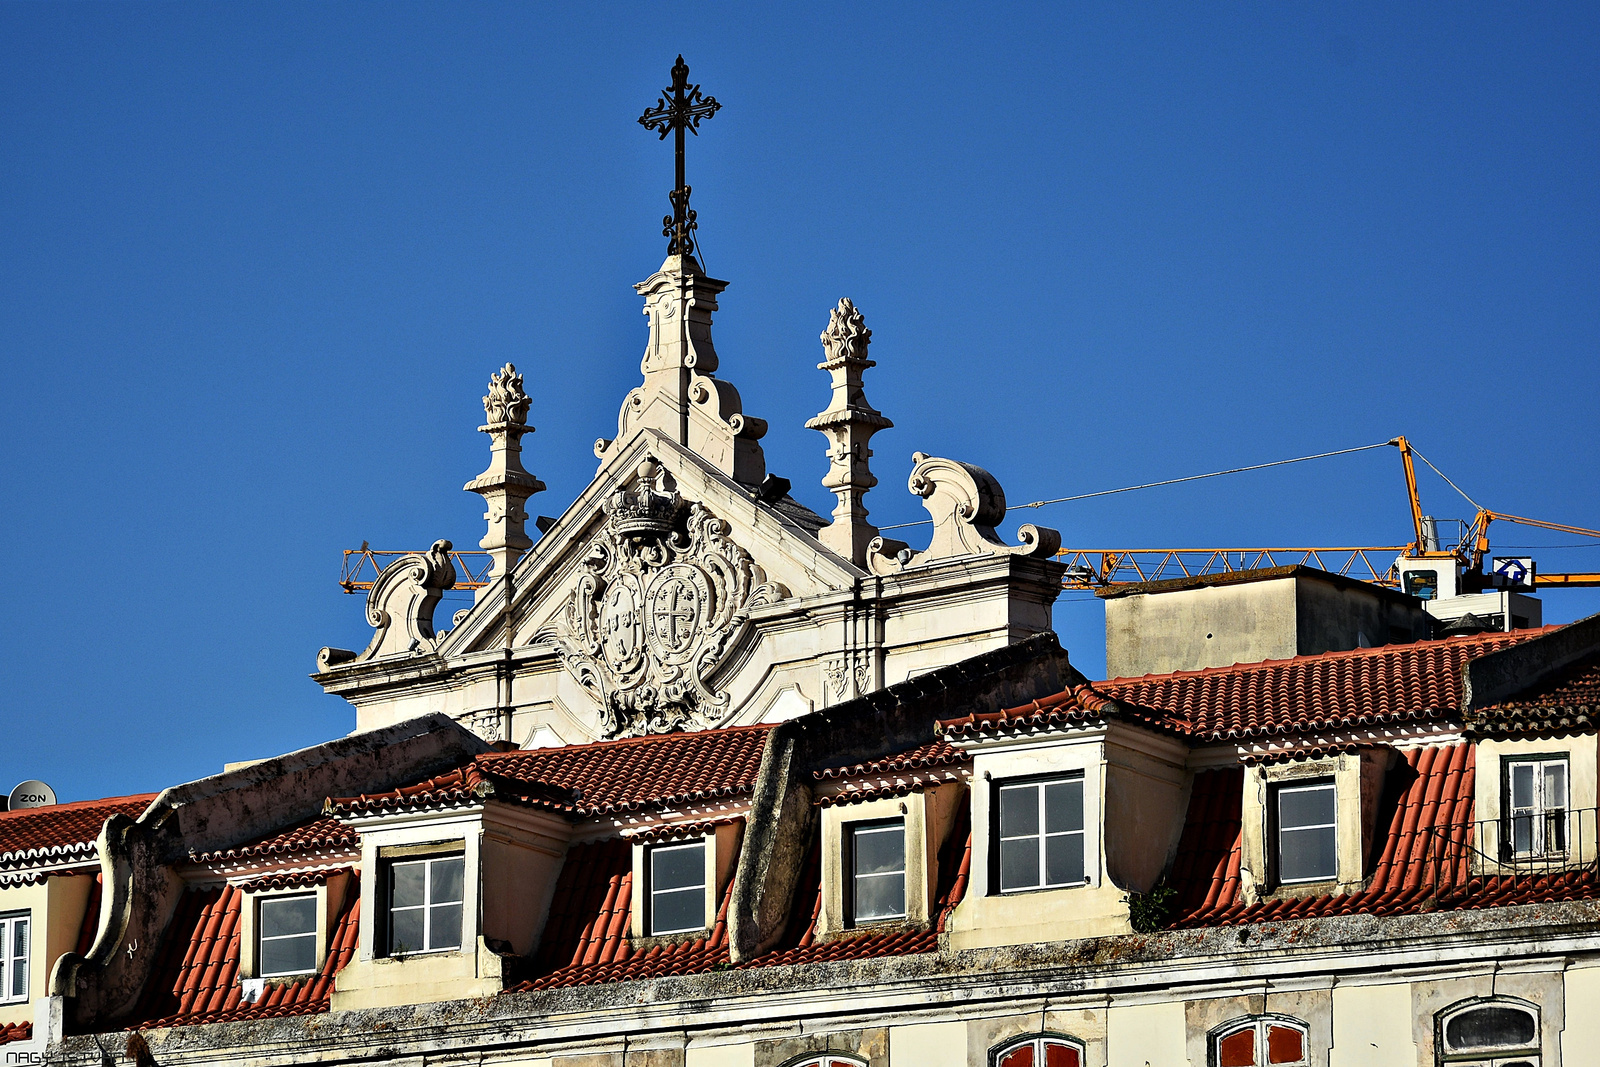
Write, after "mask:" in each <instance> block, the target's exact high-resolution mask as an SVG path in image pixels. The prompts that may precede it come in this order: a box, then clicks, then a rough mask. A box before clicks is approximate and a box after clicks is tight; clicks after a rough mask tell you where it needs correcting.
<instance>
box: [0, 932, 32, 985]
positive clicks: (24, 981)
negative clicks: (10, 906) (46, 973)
mask: <svg viewBox="0 0 1600 1067" xmlns="http://www.w3.org/2000/svg"><path fill="white" fill-rule="evenodd" d="M30 943H31V941H30V934H29V923H28V916H27V914H26V913H23V914H21V915H5V916H0V1004H12V1003H15V1002H17V1001H19V1000H27V999H28V948H29V945H30Z"/></svg>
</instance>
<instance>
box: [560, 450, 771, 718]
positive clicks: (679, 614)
mask: <svg viewBox="0 0 1600 1067" xmlns="http://www.w3.org/2000/svg"><path fill="white" fill-rule="evenodd" d="M664 480H665V479H664V476H663V473H662V471H661V468H660V466H659V465H658V464H656V463H655V462H654V461H652V460H647V461H646V462H644V463H642V464H640V465H639V468H638V469H637V470H636V471H635V473H634V476H633V478H632V480H631V481H630V483H629V484H628V485H627V486H626V487H625V488H623V489H622V490H620V491H618V492H616V493H613V494H612V495H611V497H610V498H609V499H608V500H607V501H606V502H605V503H604V504H603V505H602V508H603V510H604V511H605V513H606V523H605V526H604V527H603V528H602V530H601V532H600V534H599V535H598V536H597V537H596V538H595V539H594V541H593V542H591V543H590V545H589V548H588V551H587V552H586V553H585V555H584V559H583V566H582V574H581V576H580V577H579V579H578V585H577V588H576V589H575V590H574V591H573V593H572V596H571V597H570V598H569V599H568V601H567V604H566V606H565V608H564V609H563V611H562V613H561V616H560V622H559V624H558V625H556V626H554V627H551V628H550V629H547V630H545V631H543V632H541V634H540V635H539V636H540V638H542V639H545V640H549V641H550V642H551V643H552V644H554V646H555V648H556V650H557V652H558V654H559V655H560V657H561V662H562V664H563V665H564V666H565V667H566V669H567V671H568V672H569V673H570V674H571V675H572V677H573V678H574V679H576V680H577V682H578V683H579V684H580V685H582V686H583V688H584V689H585V691H587V692H588V693H589V694H590V695H591V696H593V697H594V699H595V700H596V702H598V703H599V705H600V707H601V718H602V727H603V729H604V731H605V733H606V735H607V736H608V737H632V736H636V735H639V734H653V733H666V732H668V731H671V730H682V729H699V728H701V727H705V726H711V725H714V724H715V723H716V722H717V720H718V719H719V718H720V717H721V715H722V714H723V713H724V712H725V711H726V710H727V708H728V703H729V696H728V694H727V693H726V692H721V691H718V690H717V689H715V688H714V687H713V686H712V684H711V678H712V676H713V675H714V674H715V673H716V671H717V668H718V667H720V666H721V665H722V664H723V662H724V661H725V660H726V659H727V657H728V654H729V653H730V652H731V651H732V650H733V649H734V648H735V647H736V646H737V645H738V643H739V639H740V638H741V637H742V636H743V635H744V633H745V631H746V630H747V629H748V628H749V624H750V613H751V611H752V610H753V609H755V608H757V607H759V606H761V605H763V604H772V603H776V602H778V601H780V600H783V599H784V598H785V597H787V596H788V595H789V591H788V590H787V589H785V588H784V587H783V586H782V585H780V584H778V583H777V582H769V581H767V580H766V574H765V572H764V571H763V570H762V569H761V568H760V567H759V566H757V565H756V564H755V562H754V561H753V560H752V559H751V558H750V554H749V553H748V552H746V551H745V550H744V549H742V548H740V547H739V546H738V545H736V544H734V543H733V542H732V541H730V540H728V533H729V526H728V524H727V523H726V522H724V521H723V520H722V519H719V518H717V517H716V516H715V515H713V514H712V513H711V512H710V511H709V510H707V509H706V507H705V506H704V505H702V504H698V503H686V502H685V501H684V500H683V498H682V497H681V496H679V495H678V493H676V492H675V491H669V490H666V489H664V488H662V482H663V481H664Z"/></svg>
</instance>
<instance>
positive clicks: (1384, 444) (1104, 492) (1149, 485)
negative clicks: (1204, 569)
mask: <svg viewBox="0 0 1600 1067" xmlns="http://www.w3.org/2000/svg"><path fill="white" fill-rule="evenodd" d="M1390 443H1391V442H1389V441H1380V442H1378V443H1377V444H1375V445H1360V446H1358V447H1356V448H1341V449H1339V450H1338V451H1335V452H1318V453H1317V454H1316V455H1314V456H1297V457H1296V458H1294V459H1277V460H1273V461H1272V462H1271V463H1256V464H1253V465H1251V466H1249V467H1231V468H1229V469H1228V470H1225V471H1212V472H1211V473H1210V474H1190V475H1187V476H1186V477H1183V478H1167V479H1165V480H1164V481H1159V482H1145V483H1144V484H1143V485H1127V486H1123V487H1122V488H1121V489H1101V490H1100V491H1098V492H1094V493H1079V494H1078V495H1077V496H1058V497H1056V498H1054V499H1052V500H1035V501H1032V502H1030V503H1027V504H1017V505H1016V506H1015V507H1012V508H1010V509H1009V510H1011V511H1016V510H1018V509H1020V508H1042V507H1045V506H1046V505H1049V504H1065V503H1067V502H1069V501H1072V500H1089V499H1092V498H1094V497H1097V496H1115V495H1116V494H1118V493H1131V492H1133V491H1135V490H1137V489H1154V488H1156V487H1157V486H1162V485H1177V484H1179V483H1180V482H1198V481H1201V480H1203V479H1206V478H1220V477H1222V476H1223V475H1224V474H1243V473H1244V472H1245V471H1259V470H1265V469H1266V468H1268V467H1283V466H1287V465H1288V464H1290V463H1304V462H1306V461H1307V460H1312V459H1327V458H1328V457H1329V456H1348V455H1349V454H1350V453H1352V452H1367V451H1370V450H1372V449H1374V448H1388V447H1389V445H1390ZM1412 452H1415V453H1416V454H1417V455H1419V456H1420V455H1421V453H1420V452H1417V450H1416V449H1414V448H1413V449H1412ZM1422 462H1424V463H1428V461H1427V460H1426V459H1424V460H1423V461H1422ZM1428 466H1430V467H1432V466H1433V464H1432V463H1428ZM1435 469H1437V468H1435ZM1439 477H1441V478H1444V475H1442V474H1441V475H1439ZM1444 480H1445V481H1447V482H1448V481H1450V479H1448V478H1445V479H1444ZM1454 484H1455V483H1453V482H1452V483H1451V485H1452V486H1454ZM1456 492H1458V493H1461V490H1460V489H1457V490H1456ZM1461 495H1462V496H1466V495H1467V494H1465V493H1461ZM1467 499H1468V500H1470V499H1472V498H1471V497H1468V498H1467ZM1473 507H1477V505H1476V504H1474V505H1473ZM932 521H933V520H932V519H923V520H921V521H920V522H901V523H896V524H895V525H893V526H883V527H880V529H884V530H903V529H905V528H906V527H908V526H926V525H928V524H929V523H931V522H932Z"/></svg>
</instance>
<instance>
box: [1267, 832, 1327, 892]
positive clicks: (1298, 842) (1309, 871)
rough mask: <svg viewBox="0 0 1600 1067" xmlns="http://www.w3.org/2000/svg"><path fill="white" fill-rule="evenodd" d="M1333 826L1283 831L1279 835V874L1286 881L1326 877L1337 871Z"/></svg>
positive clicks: (1302, 880)
mask: <svg viewBox="0 0 1600 1067" xmlns="http://www.w3.org/2000/svg"><path fill="white" fill-rule="evenodd" d="M1336 850H1337V841H1336V839H1335V836H1334V831H1333V827H1331V826H1328V827H1323V828H1321V829H1317V830H1285V831H1283V832H1282V833H1280V834H1279V835H1278V877H1279V878H1281V879H1282V880H1283V881H1285V882H1304V881H1316V880H1318V879H1329V878H1332V877H1334V876H1335V875H1336V874H1337V873H1338V860H1337V851H1336Z"/></svg>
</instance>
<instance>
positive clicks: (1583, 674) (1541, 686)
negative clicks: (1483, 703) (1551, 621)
mask: <svg viewBox="0 0 1600 1067" xmlns="http://www.w3.org/2000/svg"><path fill="white" fill-rule="evenodd" d="M1469 722H1470V725H1471V726H1472V727H1473V729H1475V730H1476V731H1479V732H1487V733H1503V732H1516V733H1551V732H1571V731H1576V730H1593V729H1594V728H1595V724H1596V723H1597V722H1600V652H1596V653H1594V654H1593V655H1589V656H1585V657H1583V658H1582V659H1579V660H1578V661H1576V662H1575V663H1572V664H1570V665H1568V666H1566V667H1564V668H1562V669H1561V670H1559V671H1557V672H1556V673H1555V674H1554V675H1552V676H1551V677H1549V678H1547V679H1545V680H1544V681H1542V682H1540V683H1538V684H1537V685H1533V686H1530V687H1528V688H1527V689H1526V690H1524V691H1523V692H1521V693H1518V694H1517V695H1516V696H1514V697H1512V698H1510V699H1509V700H1504V701H1502V702H1500V703H1499V704H1492V705H1490V706H1488V707H1485V708H1480V709H1475V710H1474V711H1473V713H1472V714H1471V715H1470V716H1469Z"/></svg>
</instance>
